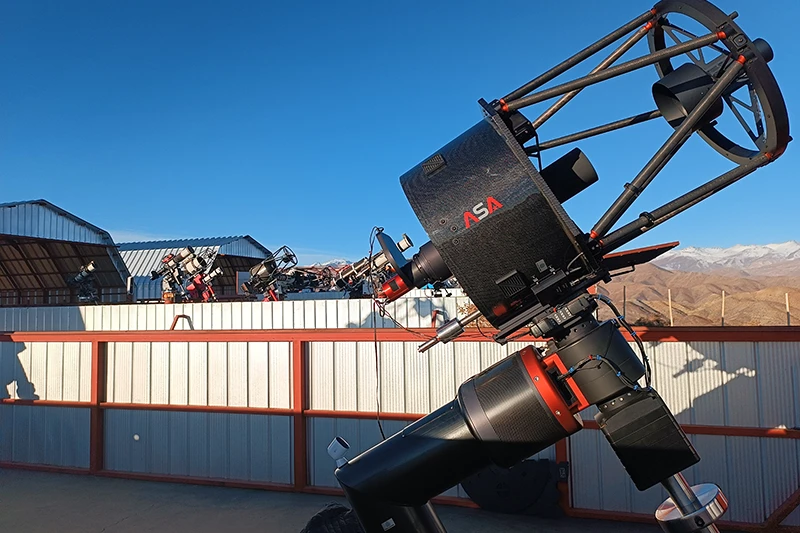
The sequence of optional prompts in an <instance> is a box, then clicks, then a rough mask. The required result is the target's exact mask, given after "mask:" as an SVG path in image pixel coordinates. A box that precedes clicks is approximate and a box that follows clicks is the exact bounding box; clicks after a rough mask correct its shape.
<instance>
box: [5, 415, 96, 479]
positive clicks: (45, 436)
mask: <svg viewBox="0 0 800 533" xmlns="http://www.w3.org/2000/svg"><path fill="white" fill-rule="evenodd" d="M0 461H7V462H11V461H13V462H16V463H29V464H44V465H53V466H64V467H74V468H88V467H89V409H85V408H73V407H53V406H48V407H41V406H35V407H34V406H30V405H0Z"/></svg>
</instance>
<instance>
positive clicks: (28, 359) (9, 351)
mask: <svg viewBox="0 0 800 533" xmlns="http://www.w3.org/2000/svg"><path fill="white" fill-rule="evenodd" d="M91 365H92V352H91V344H90V343H88V342H26V343H23V342H0V398H12V399H24V400H34V399H36V400H55V401H70V402H88V401H89V400H91V394H92V385H91V378H92V368H91Z"/></svg>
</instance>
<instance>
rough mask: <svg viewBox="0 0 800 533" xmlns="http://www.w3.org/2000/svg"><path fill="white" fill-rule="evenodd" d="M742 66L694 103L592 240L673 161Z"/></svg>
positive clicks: (602, 220)
mask: <svg viewBox="0 0 800 533" xmlns="http://www.w3.org/2000/svg"><path fill="white" fill-rule="evenodd" d="M743 66H744V64H743V63H742V62H740V61H734V62H733V63H732V64H731V65H730V66H729V67H728V70H726V71H725V73H724V74H723V75H722V76H721V77H720V78H719V79H718V80H717V81H716V82H715V83H714V85H713V87H712V88H711V90H710V91H708V92H707V93H706V94H705V96H703V98H702V99H701V100H700V101H699V102H698V103H697V107H695V108H694V109H693V110H692V112H691V113H689V115H688V116H687V117H686V119H685V120H683V122H682V123H681V124H680V126H678V127H677V128H676V129H675V131H674V132H673V133H672V135H670V137H669V139H667V142H666V143H664V145H663V146H662V147H661V148H659V150H658V151H657V152H656V153H655V154H654V155H653V157H652V158H651V159H650V161H649V162H648V163H647V165H645V167H644V168H643V169H642V170H641V171H640V172H639V174H638V175H637V176H636V178H634V179H633V181H632V182H631V183H629V184H627V185H626V186H625V190H624V191H623V192H622V194H621V195H620V196H619V197H618V198H617V199H616V201H615V202H614V203H613V204H612V205H611V207H609V208H608V210H607V211H606V212H605V213H604V214H603V216H602V217H600V220H598V221H597V223H596V224H595V226H594V228H592V237H593V238H597V237H603V235H605V233H606V232H607V231H608V230H609V229H610V228H611V227H612V226H613V225H614V224H615V223H616V222H617V221H618V220H619V219H620V217H622V215H623V214H625V211H626V210H627V209H628V208H629V207H630V206H631V204H632V203H633V202H634V201H635V200H636V198H638V197H639V195H640V194H641V193H642V191H644V189H645V187H647V186H648V185H649V184H650V182H651V181H653V178H655V176H656V174H658V173H659V172H661V169H663V168H664V166H665V165H666V164H667V163H668V162H669V160H670V159H672V156H674V155H675V153H677V151H678V150H679V149H680V148H681V146H683V145H684V143H685V142H686V141H687V140H688V139H689V137H690V136H691V134H692V132H693V131H694V128H695V127H696V126H697V124H698V123H699V122H700V120H701V119H702V117H703V116H704V115H705V114H706V112H707V111H708V110H709V109H710V108H711V106H712V105H713V104H714V102H716V100H717V99H718V98H719V97H720V96H722V93H723V92H725V90H726V89H727V88H728V86H729V85H730V84H731V83H732V82H733V80H735V79H736V76H738V75H739V71H740V70H741V69H742V67H743Z"/></svg>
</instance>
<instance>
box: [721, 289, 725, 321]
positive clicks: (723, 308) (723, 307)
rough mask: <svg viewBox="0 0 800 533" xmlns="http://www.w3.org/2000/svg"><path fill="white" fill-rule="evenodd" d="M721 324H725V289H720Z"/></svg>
mask: <svg viewBox="0 0 800 533" xmlns="http://www.w3.org/2000/svg"><path fill="white" fill-rule="evenodd" d="M722 325H723V326H725V291H722Z"/></svg>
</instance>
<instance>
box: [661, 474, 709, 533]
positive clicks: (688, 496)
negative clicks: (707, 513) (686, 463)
mask: <svg viewBox="0 0 800 533" xmlns="http://www.w3.org/2000/svg"><path fill="white" fill-rule="evenodd" d="M661 484H662V485H663V486H664V488H665V489H666V490H667V493H668V494H669V497H670V498H672V501H673V502H675V505H676V506H677V507H678V509H680V511H681V512H682V513H683V514H684V515H687V514H689V513H692V512H694V511H699V510H700V509H701V508H702V505H700V501H699V500H698V499H697V496H696V495H695V493H694V491H693V490H692V488H691V487H690V486H689V483H687V482H686V479H685V478H684V477H683V474H680V473H678V474H675V475H674V476H672V477H669V478H667V479H665V480H664V481H662V482H661ZM697 532H698V533H719V529H717V526H715V525H714V524H711V525H709V526H706V527H704V528H702V529H698V530H697Z"/></svg>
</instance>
